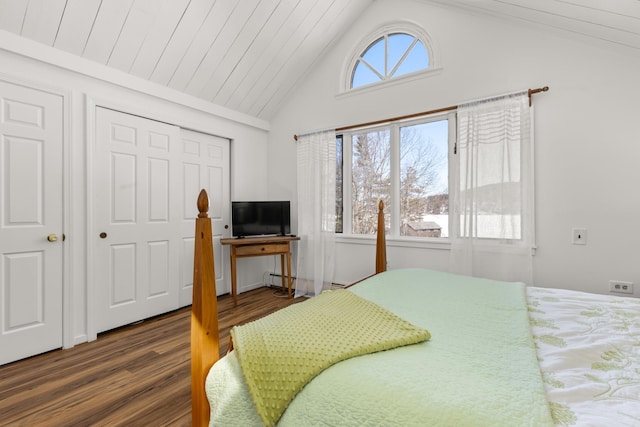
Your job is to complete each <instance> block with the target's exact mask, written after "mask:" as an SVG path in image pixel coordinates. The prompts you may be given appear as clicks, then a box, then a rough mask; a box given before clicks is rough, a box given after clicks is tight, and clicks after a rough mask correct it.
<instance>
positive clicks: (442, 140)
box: [351, 120, 449, 237]
mask: <svg viewBox="0 0 640 427" xmlns="http://www.w3.org/2000/svg"><path fill="white" fill-rule="evenodd" d="M394 135H395V136H394ZM393 141H396V142H395V143H394V142H393ZM394 144H396V147H397V146H398V145H397V144H399V149H397V150H395V151H394V150H393V149H392V147H393V146H394ZM447 150H448V121H447V120H439V121H432V122H423V123H420V124H415V125H407V126H402V127H399V128H398V127H389V128H384V129H377V130H372V131H368V132H361V133H357V134H353V135H351V152H352V157H351V159H352V161H351V175H352V176H351V203H352V206H351V214H352V215H351V232H352V233H353V234H374V233H375V232H376V231H377V230H376V228H377V212H378V202H379V201H380V200H382V201H383V202H384V204H385V213H386V214H387V215H385V220H386V228H387V230H389V228H390V225H391V219H390V218H391V215H389V212H388V211H391V209H392V206H393V204H392V203H391V194H392V180H393V177H392V174H391V170H392V164H395V165H398V167H399V171H400V177H399V178H400V181H399V183H398V184H396V185H397V186H398V187H399V190H400V193H399V195H398V196H397V197H398V201H399V213H400V218H399V221H398V223H399V226H400V230H396V231H395V232H394V234H396V235H398V234H399V235H401V236H422V237H447V236H448V212H449V205H448V157H447ZM393 152H397V153H399V157H397V155H395V157H396V158H394V155H393V154H392V153H393Z"/></svg>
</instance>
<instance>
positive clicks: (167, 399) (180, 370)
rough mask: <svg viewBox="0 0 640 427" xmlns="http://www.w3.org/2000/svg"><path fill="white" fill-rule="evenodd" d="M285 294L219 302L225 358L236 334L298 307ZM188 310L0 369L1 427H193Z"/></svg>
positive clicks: (260, 293) (263, 292)
mask: <svg viewBox="0 0 640 427" xmlns="http://www.w3.org/2000/svg"><path fill="white" fill-rule="evenodd" d="M301 300H302V298H298V299H296V300H290V299H288V298H286V297H284V295H283V294H282V292H280V290H279V289H270V288H260V289H256V290H253V291H249V292H244V293H242V294H240V295H239V296H238V304H237V305H236V306H234V305H233V303H232V300H231V298H230V297H229V296H228V295H224V296H221V297H219V298H218V311H219V315H218V318H219V327H220V346H221V348H220V353H221V354H224V353H226V349H227V343H228V341H229V331H230V329H231V327H232V326H234V325H239V324H243V323H246V322H248V321H251V320H255V319H258V318H260V317H263V316H265V315H267V314H269V313H271V312H273V311H275V310H277V309H279V308H282V307H286V306H288V305H290V304H291V303H292V302H300V301H301ZM189 320H190V307H186V308H183V309H180V310H177V311H174V312H171V313H167V314H164V315H161V316H157V317H154V318H151V319H147V320H146V321H144V322H141V323H137V324H134V325H129V326H125V327H122V328H119V329H116V330H113V331H109V332H106V333H103V334H100V335H99V336H98V339H97V340H96V341H93V342H90V343H84V344H80V345H77V346H75V347H73V348H71V349H68V350H56V351H52V352H49V353H45V354H42V355H39V356H34V357H31V358H28V359H25V360H22V361H18V362H14V363H10V364H7V365H4V366H0V425H1V426H189V425H190V424H191V382H190V377H189V371H190V355H189V350H190V345H189Z"/></svg>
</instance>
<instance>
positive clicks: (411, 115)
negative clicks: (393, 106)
mask: <svg viewBox="0 0 640 427" xmlns="http://www.w3.org/2000/svg"><path fill="white" fill-rule="evenodd" d="M548 90H549V86H544V87H540V88H537V89H529V90H527V95H528V96H529V107H531V95H533V94H536V93H540V92H547V91H548ZM501 96H502V95H501ZM501 96H498V97H496V98H500V97H501ZM488 99H492V98H488ZM457 109H458V106H457V105H452V106H450V107H444V108H437V109H435V110H430V111H423V112H420V113H414V114H407V115H406V116H398V117H392V118H389V119H381V120H375V121H372V122H366V123H358V124H356V125H349V126H342V127H339V128H336V129H335V130H336V132H340V131H343V130H349V129H355V128H360V127H365V126H374V125H379V124H381V123H388V122H396V121H398V120H406V119H412V118H414V117H420V116H426V115H428V114H437V113H443V112H445V111H453V110H457ZM301 135H307V134H301ZM293 139H295V140H296V141H297V140H298V135H293Z"/></svg>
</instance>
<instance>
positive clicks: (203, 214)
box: [198, 188, 209, 218]
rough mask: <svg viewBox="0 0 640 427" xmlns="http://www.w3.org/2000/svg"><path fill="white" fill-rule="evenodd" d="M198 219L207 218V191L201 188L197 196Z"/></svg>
mask: <svg viewBox="0 0 640 427" xmlns="http://www.w3.org/2000/svg"><path fill="white" fill-rule="evenodd" d="M198 212H200V213H199V214H198V218H207V216H208V215H207V213H208V212H209V196H208V195H207V191H206V190H205V189H204V188H203V189H202V190H200V194H199V195H198Z"/></svg>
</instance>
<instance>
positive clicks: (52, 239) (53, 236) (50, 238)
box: [47, 234, 58, 242]
mask: <svg viewBox="0 0 640 427" xmlns="http://www.w3.org/2000/svg"><path fill="white" fill-rule="evenodd" d="M47 240H48V241H50V242H56V241H58V235H57V234H49V235H48V236H47Z"/></svg>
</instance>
